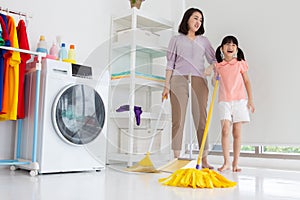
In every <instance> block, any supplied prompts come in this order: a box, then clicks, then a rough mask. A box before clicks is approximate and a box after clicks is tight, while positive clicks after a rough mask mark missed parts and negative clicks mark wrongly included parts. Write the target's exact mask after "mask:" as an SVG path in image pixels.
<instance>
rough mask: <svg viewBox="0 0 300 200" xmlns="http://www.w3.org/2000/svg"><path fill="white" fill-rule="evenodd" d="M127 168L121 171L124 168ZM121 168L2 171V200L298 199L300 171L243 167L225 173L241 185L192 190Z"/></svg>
mask: <svg viewBox="0 0 300 200" xmlns="http://www.w3.org/2000/svg"><path fill="white" fill-rule="evenodd" d="M120 169H121V170H120ZM122 169H123V168H122V167H120V166H108V167H107V168H106V169H105V170H103V171H101V172H80V173H61V174H48V175H39V176H36V177H30V176H29V174H28V172H27V171H24V170H17V171H14V172H11V171H9V169H0V199H1V200H48V199H49V200H50V199H51V200H54V199H58V200H94V199H95V200H96V199H97V200H120V199H128V200H129V199H130V200H135V199H136V200H148V199H149V200H150V199H151V200H153V199H154V200H177V199H184V200H185V199H188V200H192V199H203V200H219V199H220V200H296V199H300V171H281V170H270V169H263V168H245V167H244V168H243V171H242V172H241V173H231V172H230V171H228V172H225V173H222V175H223V176H225V177H227V178H229V179H230V180H234V181H237V182H238V185H237V186H236V187H234V188H215V189H192V188H178V187H170V186H163V185H161V184H160V183H159V182H158V179H159V178H161V177H166V176H168V175H169V174H167V173H159V174H143V173H127V172H124V171H123V170H122Z"/></svg>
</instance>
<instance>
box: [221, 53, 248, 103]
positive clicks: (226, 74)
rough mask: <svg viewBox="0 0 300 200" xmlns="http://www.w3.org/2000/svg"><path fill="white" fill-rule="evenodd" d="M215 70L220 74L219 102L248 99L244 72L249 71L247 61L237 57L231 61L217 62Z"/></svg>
mask: <svg viewBox="0 0 300 200" xmlns="http://www.w3.org/2000/svg"><path fill="white" fill-rule="evenodd" d="M215 70H216V72H217V74H219V76H220V87H219V102H220V101H225V102H229V101H235V100H242V99H247V94H246V90H245V84H244V79H243V76H242V74H243V73H244V72H246V71H248V64H247V62H246V61H244V60H242V61H238V60H237V59H236V58H235V59H232V60H231V61H230V62H227V61H222V62H220V63H216V64H215Z"/></svg>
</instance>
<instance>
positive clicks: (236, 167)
mask: <svg viewBox="0 0 300 200" xmlns="http://www.w3.org/2000/svg"><path fill="white" fill-rule="evenodd" d="M232 171H233V172H240V171H242V169H241V168H239V167H238V161H237V160H236V159H234V160H233V162H232Z"/></svg>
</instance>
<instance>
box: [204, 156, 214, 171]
mask: <svg viewBox="0 0 300 200" xmlns="http://www.w3.org/2000/svg"><path fill="white" fill-rule="evenodd" d="M202 168H208V169H214V167H213V166H211V165H210V164H208V161H207V157H203V158H202Z"/></svg>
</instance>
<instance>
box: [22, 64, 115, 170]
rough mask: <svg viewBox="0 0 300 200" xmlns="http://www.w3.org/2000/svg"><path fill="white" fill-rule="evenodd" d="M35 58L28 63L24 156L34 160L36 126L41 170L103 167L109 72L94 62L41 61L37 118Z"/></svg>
mask: <svg viewBox="0 0 300 200" xmlns="http://www.w3.org/2000/svg"><path fill="white" fill-rule="evenodd" d="M35 64H36V63H34V62H33V63H29V64H28V65H27V73H26V77H25V80H26V81H25V88H26V89H25V95H26V98H25V105H26V107H25V115H26V117H25V119H24V120H23V124H22V139H21V145H20V146H21V151H20V154H21V158H24V159H26V160H31V159H32V156H34V155H33V153H32V148H33V146H34V145H33V144H34V142H33V140H32V136H33V132H34V126H37V130H38V133H37V142H36V149H37V150H36V161H37V163H38V165H39V166H38V173H39V174H43V173H57V172H73V171H90V170H102V169H104V167H105V163H106V134H107V133H106V132H107V105H108V84H109V74H108V72H106V73H103V74H102V75H101V76H100V78H99V79H98V80H96V79H94V78H93V74H92V67H90V66H84V65H78V64H71V63H66V62H61V61H56V60H51V59H44V60H43V61H42V69H41V73H40V96H39V99H40V100H39V105H38V123H37V125H35V123H34V106H35V89H36V88H35V87H36V70H35V66H36V65H35Z"/></svg>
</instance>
